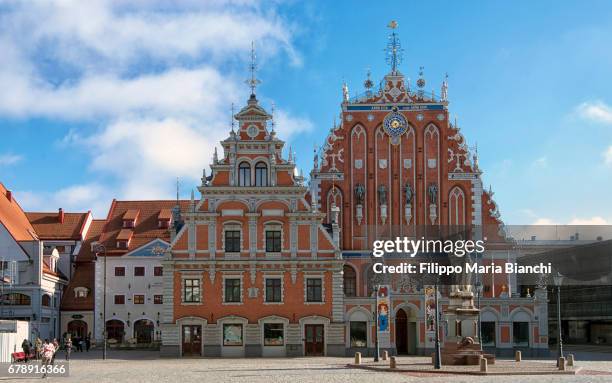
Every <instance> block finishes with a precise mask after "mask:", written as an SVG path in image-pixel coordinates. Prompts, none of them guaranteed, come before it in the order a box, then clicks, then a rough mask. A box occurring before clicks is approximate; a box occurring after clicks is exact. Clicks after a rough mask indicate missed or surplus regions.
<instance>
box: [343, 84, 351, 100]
mask: <svg viewBox="0 0 612 383" xmlns="http://www.w3.org/2000/svg"><path fill="white" fill-rule="evenodd" d="M342 101H344V102H348V101H349V89H348V85H346V81H345V82H344V83H343V84H342Z"/></svg>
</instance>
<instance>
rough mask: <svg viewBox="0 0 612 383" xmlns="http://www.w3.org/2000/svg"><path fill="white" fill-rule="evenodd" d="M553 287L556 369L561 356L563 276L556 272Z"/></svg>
mask: <svg viewBox="0 0 612 383" xmlns="http://www.w3.org/2000/svg"><path fill="white" fill-rule="evenodd" d="M553 279H554V282H555V286H557V330H558V331H557V354H558V355H557V367H559V358H561V357H562V356H563V335H562V331H561V282H562V280H563V276H562V275H561V274H560V273H559V272H558V271H557V273H556V274H553Z"/></svg>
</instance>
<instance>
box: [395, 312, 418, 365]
mask: <svg viewBox="0 0 612 383" xmlns="http://www.w3.org/2000/svg"><path fill="white" fill-rule="evenodd" d="M395 347H396V348H397V353H398V354H399V355H402V354H403V355H415V354H416V322H410V321H409V320H408V314H407V313H406V311H404V309H399V310H398V311H397V314H395Z"/></svg>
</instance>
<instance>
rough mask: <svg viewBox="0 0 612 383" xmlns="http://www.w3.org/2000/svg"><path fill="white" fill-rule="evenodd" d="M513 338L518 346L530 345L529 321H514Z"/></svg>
mask: <svg viewBox="0 0 612 383" xmlns="http://www.w3.org/2000/svg"><path fill="white" fill-rule="evenodd" d="M512 338H513V341H514V344H515V345H517V346H529V322H513V323H512Z"/></svg>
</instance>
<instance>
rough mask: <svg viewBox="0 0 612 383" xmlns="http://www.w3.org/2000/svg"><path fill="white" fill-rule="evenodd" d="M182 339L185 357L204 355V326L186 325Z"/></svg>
mask: <svg viewBox="0 0 612 383" xmlns="http://www.w3.org/2000/svg"><path fill="white" fill-rule="evenodd" d="M182 338H183V340H182V342H183V355H184V356H201V355H202V352H201V350H202V326H199V325H184V326H183V337H182Z"/></svg>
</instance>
